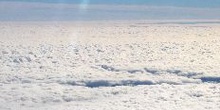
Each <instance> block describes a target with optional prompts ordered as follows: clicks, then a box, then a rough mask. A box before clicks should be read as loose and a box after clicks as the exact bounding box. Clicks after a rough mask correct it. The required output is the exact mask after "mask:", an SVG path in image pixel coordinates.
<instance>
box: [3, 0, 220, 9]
mask: <svg viewBox="0 0 220 110" xmlns="http://www.w3.org/2000/svg"><path fill="white" fill-rule="evenodd" d="M0 1H22V2H43V3H72V4H75V3H78V4H79V3H82V2H85V1H86V2H89V3H90V4H130V5H154V6H177V7H209V8H213V7H220V0H0Z"/></svg>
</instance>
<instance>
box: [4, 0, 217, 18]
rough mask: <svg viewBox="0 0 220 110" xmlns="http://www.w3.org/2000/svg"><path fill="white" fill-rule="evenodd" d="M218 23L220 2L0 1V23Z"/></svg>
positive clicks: (196, 0)
mask: <svg viewBox="0 0 220 110" xmlns="http://www.w3.org/2000/svg"><path fill="white" fill-rule="evenodd" d="M161 19H162V20H164V19H165V20H176V19H202V20H203V19H215V20H216V19H217V20H218V19H220V0H0V21H78V20H82V21H84V20H161Z"/></svg>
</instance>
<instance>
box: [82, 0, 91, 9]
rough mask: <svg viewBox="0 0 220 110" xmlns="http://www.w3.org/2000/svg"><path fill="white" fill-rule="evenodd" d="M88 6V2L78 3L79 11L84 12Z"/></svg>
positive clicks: (87, 0) (84, 0) (86, 0)
mask: <svg viewBox="0 0 220 110" xmlns="http://www.w3.org/2000/svg"><path fill="white" fill-rule="evenodd" d="M88 5H89V0H82V2H81V3H80V9H82V10H85V9H87V7H88Z"/></svg>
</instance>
